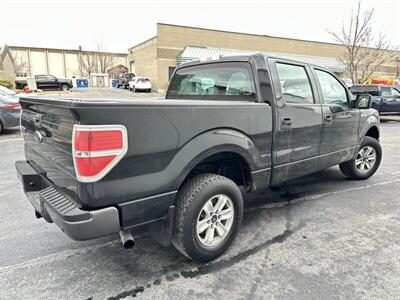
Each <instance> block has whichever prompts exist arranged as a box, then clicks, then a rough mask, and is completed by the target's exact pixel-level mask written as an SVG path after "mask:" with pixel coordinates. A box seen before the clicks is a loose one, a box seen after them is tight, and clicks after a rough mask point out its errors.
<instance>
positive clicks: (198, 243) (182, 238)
mask: <svg viewBox="0 0 400 300" xmlns="http://www.w3.org/2000/svg"><path fill="white" fill-rule="evenodd" d="M242 215H243V199H242V194H241V192H240V190H239V188H238V186H237V185H236V184H235V183H234V182H233V181H232V180H230V179H228V178H226V177H223V176H220V175H215V174H201V175H198V176H196V177H193V178H192V179H190V180H189V181H188V182H187V183H186V184H185V185H184V186H183V187H182V188H181V190H180V191H179V193H178V196H177V203H176V213H175V222H174V233H173V236H172V244H173V245H174V246H175V248H176V249H178V251H179V252H181V253H182V254H184V255H185V256H187V257H188V258H190V259H193V260H197V261H201V262H207V261H210V260H213V259H214V258H216V257H218V256H220V255H221V254H222V253H224V251H225V250H226V249H227V248H228V247H229V246H230V244H231V243H232V242H233V240H234V238H235V237H236V234H237V232H238V230H239V227H240V223H241V221H242Z"/></svg>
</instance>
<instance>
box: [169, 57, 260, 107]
mask: <svg viewBox="0 0 400 300" xmlns="http://www.w3.org/2000/svg"><path fill="white" fill-rule="evenodd" d="M181 98H183V99H199V100H239V101H240V100H241V101H255V99H256V93H255V87H254V81H253V76H252V72H251V67H250V64H249V63H247V62H229V63H228V62H226V63H225V62H224V63H211V64H204V65H197V66H191V67H186V68H181V69H178V70H177V71H176V72H175V75H174V76H173V78H172V81H171V83H170V86H169V89H168V93H167V99H181Z"/></svg>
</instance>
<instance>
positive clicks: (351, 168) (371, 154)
mask: <svg viewBox="0 0 400 300" xmlns="http://www.w3.org/2000/svg"><path fill="white" fill-rule="evenodd" d="M381 159H382V148H381V145H380V144H379V142H378V141H377V140H376V139H374V138H372V137H369V136H366V137H365V138H364V140H363V141H362V143H361V146H360V149H359V150H358V153H357V155H356V157H355V158H353V159H352V160H350V161H347V162H345V163H341V164H340V165H339V168H340V171H342V173H343V174H344V175H346V176H347V177H349V178H351V179H355V180H363V179H367V178H369V177H371V176H372V175H374V173H375V172H376V170H378V167H379V165H380V163H381Z"/></svg>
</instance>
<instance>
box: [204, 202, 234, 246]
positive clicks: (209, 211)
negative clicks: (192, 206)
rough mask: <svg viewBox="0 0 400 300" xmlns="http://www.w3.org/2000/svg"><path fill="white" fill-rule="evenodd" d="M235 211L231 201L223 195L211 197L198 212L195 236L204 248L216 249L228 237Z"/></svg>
mask: <svg viewBox="0 0 400 300" xmlns="http://www.w3.org/2000/svg"><path fill="white" fill-rule="evenodd" d="M234 218H235V210H234V207H233V202H232V200H231V199H230V198H229V197H228V196H227V195H224V194H219V195H215V196H213V197H211V198H210V199H208V200H207V201H206V203H205V204H204V205H203V207H202V208H201V210H200V213H199V215H198V217H197V221H196V235H197V238H198V240H199V242H200V244H201V245H202V246H204V247H216V246H218V245H219V244H221V243H222V242H223V241H224V240H225V239H226V237H227V236H228V235H229V233H230V231H231V229H232V225H233V221H234Z"/></svg>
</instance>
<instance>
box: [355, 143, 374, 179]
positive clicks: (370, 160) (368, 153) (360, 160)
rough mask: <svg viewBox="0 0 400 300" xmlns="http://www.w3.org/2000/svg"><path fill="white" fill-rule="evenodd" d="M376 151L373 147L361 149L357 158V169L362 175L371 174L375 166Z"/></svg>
mask: <svg viewBox="0 0 400 300" xmlns="http://www.w3.org/2000/svg"><path fill="white" fill-rule="evenodd" d="M375 162H376V151H375V149H374V148H372V147H371V146H365V147H363V148H361V149H360V151H358V153H357V157H356V161H355V164H356V168H357V170H358V171H360V172H361V173H367V172H369V171H370V170H371V169H372V168H373V167H374V165H375Z"/></svg>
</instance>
